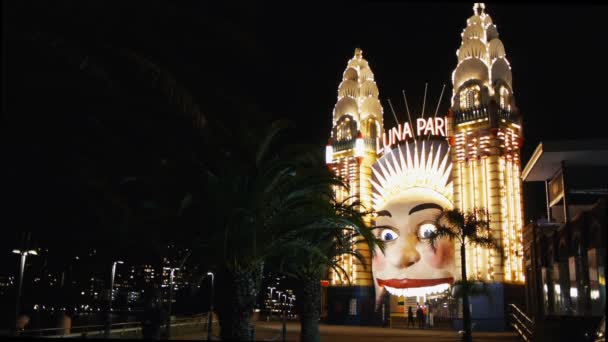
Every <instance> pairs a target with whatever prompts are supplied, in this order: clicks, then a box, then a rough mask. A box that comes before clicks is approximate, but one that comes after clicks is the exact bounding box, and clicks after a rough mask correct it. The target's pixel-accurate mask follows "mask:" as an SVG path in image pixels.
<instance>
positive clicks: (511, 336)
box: [174, 322, 519, 342]
mask: <svg viewBox="0 0 608 342" xmlns="http://www.w3.org/2000/svg"><path fill="white" fill-rule="evenodd" d="M255 328H256V334H255V339H256V341H269V340H271V341H277V342H280V341H281V329H282V326H281V323H280V322H255ZM320 330H321V341H332V342H333V341H336V342H372V341H373V342H376V341H380V340H381V341H382V342H392V341H404V340H409V341H438V342H448V341H453V342H457V341H460V335H458V333H457V332H455V331H449V330H433V329H405V328H401V329H389V328H380V327H358V326H344V325H327V324H321V325H320ZM299 333H300V324H299V323H296V322H289V323H287V341H299V337H300V336H299ZM206 337H207V335H206V334H194V335H188V336H175V337H174V338H175V339H180V340H199V341H200V340H202V339H206ZM473 341H479V342H485V341H501V342H519V339H518V337H517V335H516V334H515V333H512V332H504V333H489V332H473Z"/></svg>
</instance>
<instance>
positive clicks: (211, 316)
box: [207, 272, 215, 341]
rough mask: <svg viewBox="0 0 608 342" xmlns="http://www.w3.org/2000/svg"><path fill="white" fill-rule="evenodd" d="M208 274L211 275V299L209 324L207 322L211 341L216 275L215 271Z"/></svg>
mask: <svg viewBox="0 0 608 342" xmlns="http://www.w3.org/2000/svg"><path fill="white" fill-rule="evenodd" d="M207 275H208V276H211V301H210V304H209V314H208V315H207V316H208V324H207V341H211V324H212V323H213V282H214V280H215V276H214V275H213V272H207Z"/></svg>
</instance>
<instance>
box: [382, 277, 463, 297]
mask: <svg viewBox="0 0 608 342" xmlns="http://www.w3.org/2000/svg"><path fill="white" fill-rule="evenodd" d="M376 281H377V282H378V285H379V286H381V287H384V288H385V289H386V290H387V291H388V293H390V294H392V295H393V296H406V297H411V296H422V295H426V294H430V293H436V292H442V291H445V290H447V289H448V288H449V287H450V284H452V283H453V282H454V278H452V277H449V278H436V279H408V278H404V279H387V280H384V279H379V278H378V279H376Z"/></svg>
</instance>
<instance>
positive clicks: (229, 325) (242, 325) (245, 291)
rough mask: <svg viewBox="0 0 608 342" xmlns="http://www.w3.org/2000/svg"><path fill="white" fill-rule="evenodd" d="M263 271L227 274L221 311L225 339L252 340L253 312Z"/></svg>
mask: <svg viewBox="0 0 608 342" xmlns="http://www.w3.org/2000/svg"><path fill="white" fill-rule="evenodd" d="M260 277H261V272H259V271H258V270H253V271H252V270H249V269H247V270H238V271H235V272H229V273H228V274H227V278H228V279H227V282H228V284H226V286H227V287H229V289H227V290H228V291H225V292H224V297H225V298H223V302H224V305H223V307H222V311H223V312H221V313H220V326H221V328H222V331H221V336H222V339H223V340H235V341H251V340H253V335H252V333H253V326H252V324H251V313H252V312H253V309H254V306H255V301H256V298H257V295H258V291H259V284H260V280H261V279H260Z"/></svg>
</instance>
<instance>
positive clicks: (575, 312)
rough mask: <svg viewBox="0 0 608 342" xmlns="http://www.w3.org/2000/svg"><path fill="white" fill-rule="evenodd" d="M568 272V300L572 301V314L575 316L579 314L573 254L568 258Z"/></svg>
mask: <svg viewBox="0 0 608 342" xmlns="http://www.w3.org/2000/svg"><path fill="white" fill-rule="evenodd" d="M568 273H569V274H570V301H571V302H572V314H573V315H575V316H576V315H578V314H579V308H578V302H579V299H578V294H579V288H578V284H577V282H576V260H575V257H573V256H571V257H569V258H568Z"/></svg>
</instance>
